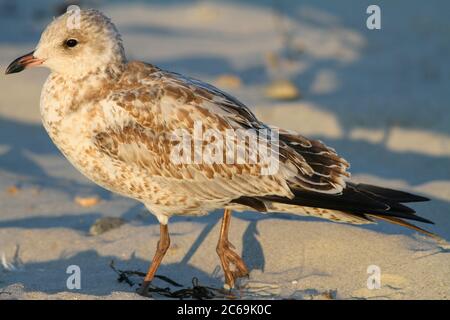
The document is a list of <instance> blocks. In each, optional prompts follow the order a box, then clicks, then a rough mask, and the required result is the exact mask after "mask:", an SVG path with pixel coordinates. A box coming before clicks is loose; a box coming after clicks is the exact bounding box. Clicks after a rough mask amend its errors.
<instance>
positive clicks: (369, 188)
mask: <svg viewBox="0 0 450 320" xmlns="http://www.w3.org/2000/svg"><path fill="white" fill-rule="evenodd" d="M356 188H357V189H358V190H359V191H363V192H369V193H372V194H374V195H376V196H378V197H382V198H384V199H387V200H391V201H395V202H400V203H407V202H426V201H430V200H431V199H430V198H427V197H424V196H421V195H416V194H412V193H409V192H405V191H400V190H394V189H389V188H383V187H378V186H374V185H370V184H365V183H358V184H357V185H356Z"/></svg>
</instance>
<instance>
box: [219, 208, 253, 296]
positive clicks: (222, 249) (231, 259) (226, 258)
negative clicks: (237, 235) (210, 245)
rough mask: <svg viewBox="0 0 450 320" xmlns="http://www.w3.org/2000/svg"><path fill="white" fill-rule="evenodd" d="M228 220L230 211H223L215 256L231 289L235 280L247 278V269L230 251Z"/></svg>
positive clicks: (240, 259) (231, 247)
mask: <svg viewBox="0 0 450 320" xmlns="http://www.w3.org/2000/svg"><path fill="white" fill-rule="evenodd" d="M230 220H231V210H230V209H225V211H224V213H223V219H222V226H221V228H220V237H219V242H218V243H217V254H218V255H219V258H220V262H221V264H222V268H223V271H224V273H225V282H226V284H227V285H228V286H229V287H230V288H233V287H234V282H235V279H236V278H240V277H245V276H248V269H247V267H246V266H245V263H244V261H242V258H241V257H239V255H238V254H237V253H236V252H234V251H233V250H232V249H234V246H233V245H232V244H231V243H230V242H229V241H228V230H229V227H230ZM230 266H233V269H234V270H231V268H230Z"/></svg>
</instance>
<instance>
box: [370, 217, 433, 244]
mask: <svg viewBox="0 0 450 320" xmlns="http://www.w3.org/2000/svg"><path fill="white" fill-rule="evenodd" d="M368 216H370V217H373V218H375V219H378V220H383V221H388V222H390V223H393V224H396V225H399V226H402V227H406V228H408V229H412V230H415V231H418V232H420V233H423V234H425V235H427V236H430V237H432V238H434V239H437V240H440V239H441V237H439V236H438V235H436V234H434V233H432V232H430V231H428V230H425V229H422V228H420V227H418V226H416V225H414V224H412V223H409V222H407V221H405V220H402V219H399V218H394V217H387V216H382V215H370V214H369V215H368Z"/></svg>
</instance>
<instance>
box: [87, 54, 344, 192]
mask: <svg viewBox="0 0 450 320" xmlns="http://www.w3.org/2000/svg"><path fill="white" fill-rule="evenodd" d="M104 109H105V114H107V115H108V118H109V123H110V126H109V127H108V128H107V129H106V130H105V132H102V133H100V134H99V135H98V137H96V145H97V146H98V147H99V149H101V150H103V152H105V153H108V155H109V156H111V157H115V158H116V159H117V160H118V161H122V162H125V163H126V164H127V165H133V166H136V167H138V168H140V169H141V170H143V171H144V172H147V173H148V174H151V175H152V176H158V177H161V178H165V179H169V180H170V181H171V182H172V184H173V183H174V182H175V181H177V183H178V184H179V185H183V187H187V188H188V189H189V188H191V189H193V186H197V185H198V189H195V190H193V191H192V192H196V193H197V194H204V195H205V196H208V197H209V198H210V199H213V198H221V199H224V198H229V199H234V198H239V197H241V196H256V195H269V194H272V195H279V196H284V197H289V198H291V197H292V196H293V194H292V192H291V187H295V188H296V189H305V190H310V191H317V192H320V193H339V192H341V191H342V189H343V188H344V187H345V181H344V179H343V178H344V177H346V176H347V175H348V174H347V173H346V172H345V168H346V167H347V166H348V164H347V163H346V162H345V160H343V159H341V158H339V157H338V156H337V155H336V153H335V152H334V151H333V150H332V149H330V148H327V147H326V146H325V145H323V144H322V143H321V142H319V141H310V140H307V139H306V138H303V137H301V136H299V135H298V134H295V133H292V132H288V131H282V130H280V131H279V132H278V133H279V136H278V137H277V138H278V139H276V142H277V148H276V150H272V151H273V152H274V154H275V155H276V158H277V160H279V163H278V170H277V171H276V173H274V174H270V175H261V170H262V169H264V167H265V166H267V164H264V163H263V164H261V163H249V162H248V161H247V162H245V163H236V162H231V163H228V162H227V159H226V156H225V154H226V153H227V152H228V151H229V149H227V148H228V146H227V147H225V152H224V154H223V155H222V158H220V157H219V159H217V158H216V160H221V161H215V162H212V163H207V162H206V163H205V161H200V162H197V163H192V161H191V162H190V163H186V162H181V163H180V162H179V161H178V162H177V161H173V158H171V155H173V150H174V149H179V148H178V147H180V144H181V143H182V142H180V141H179V140H176V139H174V132H178V133H179V132H180V131H183V132H184V133H187V134H188V135H190V136H191V137H194V138H193V140H194V143H195V142H198V143H200V144H201V143H204V142H205V141H204V138H203V139H200V141H197V140H198V139H197V138H195V129H196V124H200V127H201V129H202V130H203V132H205V131H211V130H212V131H213V132H217V133H219V134H220V135H222V136H224V135H227V134H228V133H227V132H228V130H231V131H233V132H239V131H242V130H245V133H244V134H247V133H248V132H250V135H252V134H256V135H258V131H261V130H270V128H269V127H268V126H267V125H265V124H263V123H262V122H260V121H259V120H258V119H257V118H256V117H255V115H254V114H253V113H252V112H251V111H250V110H249V109H248V108H247V107H246V106H245V105H243V104H242V103H240V102H239V101H237V100H236V99H234V98H233V97H231V96H229V95H227V94H226V93H224V92H222V91H220V90H219V89H217V88H215V87H213V86H211V85H208V84H205V83H203V82H201V81H198V80H195V79H190V78H185V77H183V76H181V75H178V74H175V73H170V72H166V71H163V70H160V69H158V68H156V67H154V66H151V65H147V64H143V63H137V62H132V63H130V64H129V66H128V70H127V71H126V72H125V76H124V77H123V78H122V79H121V81H120V83H119V85H118V86H117V89H116V90H114V94H113V95H111V96H109V97H108V107H107V108H104ZM277 131H278V130H277ZM255 132H257V133H255ZM238 138H239V137H234V138H233V139H234V140H233V143H234V144H235V145H236V144H239V142H238V141H237V140H239V139H238ZM260 140H261V141H258V146H257V147H259V146H260V145H261V144H265V143H266V142H267V139H266V140H265V139H260ZM183 143H184V142H183ZM233 143H232V144H233ZM241 147H242V148H243V150H241V151H243V153H244V154H245V155H248V154H250V153H251V152H252V149H254V148H255V145H252V144H251V143H249V142H246V143H245V144H244V145H242V144H241ZM183 151H185V150H183ZM191 151H192V153H191V154H190V156H191V158H192V154H194V155H196V154H197V153H196V152H197V150H191ZM183 156H185V154H184V155H183ZM202 156H204V154H202V155H200V158H201V157H202Z"/></svg>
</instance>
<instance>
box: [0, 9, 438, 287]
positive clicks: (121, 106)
mask: <svg viewBox="0 0 450 320" xmlns="http://www.w3.org/2000/svg"><path fill="white" fill-rule="evenodd" d="M78 18H79V27H78V28H76V27H74V26H73V23H69V22H70V21H69V20H70V19H71V16H70V14H69V13H65V14H63V15H61V16H60V17H58V18H56V19H54V20H53V21H52V22H51V23H50V24H49V25H48V26H47V28H46V29H45V30H44V32H43V33H42V35H41V38H40V41H39V43H38V45H37V47H36V48H35V50H34V51H32V52H30V53H28V54H26V55H24V56H21V57H19V58H17V59H16V60H14V61H13V62H12V63H11V64H10V65H9V66H8V68H7V69H6V74H12V73H16V72H20V71H22V70H24V69H26V68H30V67H35V66H43V67H47V68H49V69H50V70H51V73H50V75H49V76H48V78H47V80H46V82H45V84H44V86H43V89H42V94H41V99H40V113H41V117H42V122H43V125H44V127H45V129H46V131H47V132H48V134H49V136H50V138H51V139H52V141H53V142H54V143H55V145H56V146H57V147H58V149H59V150H60V151H61V152H62V154H63V155H64V156H65V157H66V158H67V159H68V160H69V161H70V162H71V163H72V165H73V166H75V168H76V169H78V170H79V171H80V172H81V173H82V174H83V175H85V176H86V177H88V178H89V179H90V180H92V181H93V182H94V183H96V184H98V185H100V186H101V187H103V188H106V189H108V190H110V191H112V192H115V193H117V194H120V195H123V196H125V197H129V198H132V199H135V200H137V201H140V202H141V203H143V204H144V205H145V207H146V208H147V209H148V210H149V211H150V212H151V213H152V214H153V215H155V216H156V218H157V219H158V221H159V223H160V240H159V242H158V244H157V247H156V252H155V254H154V257H153V260H152V262H151V264H150V267H149V269H148V272H147V274H146V276H145V278H144V280H143V283H142V284H141V287H140V291H139V292H140V293H141V294H145V292H146V290H147V289H148V288H149V285H150V283H151V281H152V280H153V278H154V276H155V273H156V271H157V269H158V267H159V266H160V264H161V261H162V260H163V257H164V255H165V253H166V252H167V250H168V249H169V246H170V237H169V230H168V222H169V218H170V217H171V216H174V215H192V216H201V215H205V214H207V213H208V212H211V211H214V210H218V209H224V213H223V218H222V224H221V229H220V235H219V241H218V244H217V253H218V255H219V258H220V262H221V265H222V268H223V271H224V276H225V283H226V285H228V287H229V288H233V287H234V286H235V283H236V280H237V279H238V278H241V277H245V276H248V275H249V270H248V268H247V267H246V265H245V263H244V261H243V260H242V258H241V257H240V256H239V254H238V253H236V251H235V250H234V247H233V245H232V244H231V242H230V241H229V239H228V232H229V228H230V221H231V214H232V210H237V211H254V212H262V213H277V212H283V213H291V214H295V215H303V216H313V217H319V218H323V219H328V220H331V221H334V222H340V223H349V224H357V225H358V224H367V223H374V222H376V221H377V220H384V221H388V222H391V223H394V224H397V225H401V226H404V227H408V228H411V229H414V230H416V231H419V232H422V233H424V234H427V235H429V236H434V235H433V234H432V233H430V232H428V231H426V230H424V229H422V228H419V227H418V226H415V225H413V224H411V223H410V222H408V221H407V220H416V221H419V222H424V223H432V222H431V221H429V220H427V219H425V218H421V217H419V216H418V215H416V214H415V211H414V210H413V209H411V208H409V207H407V206H406V205H405V204H404V203H409V202H420V201H427V200H429V199H427V198H425V197H422V196H418V195H414V194H411V193H407V192H403V191H398V190H392V189H387V188H383V187H378V186H373V185H368V184H357V183H354V182H352V181H351V180H350V173H349V172H348V168H349V163H348V162H347V161H346V160H345V159H343V158H342V157H340V156H339V155H338V154H337V153H336V151H335V150H334V149H332V148H330V147H328V146H326V145H325V144H324V143H323V142H321V141H319V140H312V139H308V138H306V137H304V136H302V135H300V134H299V133H297V132H294V131H289V130H284V129H282V128H277V127H274V126H269V125H267V124H265V123H263V122H261V121H260V120H258V118H257V117H256V116H255V115H254V114H253V113H252V111H251V110H250V109H249V108H248V107H247V106H245V105H244V104H243V103H241V102H240V101H238V100H237V99H236V98H234V97H232V96H231V95H229V94H227V93H225V92H223V91H221V90H220V89H218V88H216V87H214V86H212V85H210V84H207V83H205V82H202V81H200V80H196V79H193V78H189V77H185V76H183V75H180V74H177V73H174V72H169V71H165V70H163V69H160V68H158V67H157V66H154V65H152V64H148V63H144V62H139V61H129V60H127V58H126V55H125V50H124V46H123V44H122V40H121V36H120V34H119V32H118V31H117V29H116V27H115V26H114V24H113V23H112V22H111V20H110V19H109V18H108V17H106V16H105V15H104V14H103V13H101V12H99V11H97V10H93V9H89V10H81V11H79V17H78ZM196 127H199V128H200V129H202V130H203V132H205V133H206V132H211V131H212V132H213V133H214V134H211V135H210V136H209V138H208V139H207V138H206V137H204V136H198V135H197V136H196V135H195V133H196V131H198V130H197V129H198V128H196ZM180 131H182V132H183V133H184V134H185V133H186V134H187V136H188V137H189V136H190V137H191V141H190V142H191V144H189V143H186V141H185V140H186V139H180V135H179V134H176V133H177V132H180ZM230 132H231V133H232V134H231V138H230V139H229V140H227V141H226V142H228V141H231V143H230V144H228V143H227V144H226V147H223V143H222V144H221V145H219V148H215V149H214V148H212V149H211V150H212V151H211V150H209V151H211V152H209V153H207V155H209V156H205V154H206V153H202V152H201V150H200V151H198V148H196V147H198V146H200V147H202V146H204V145H206V146H209V145H214V142H215V141H216V142H218V141H219V138H220V136H224V135H225V134H227V135H228V136H229V133H230ZM236 132H241V134H234V135H233V133H236ZM242 132H243V133H242ZM248 132H250V133H249V134H247V133H248ZM261 132H263V133H261ZM269 132H270V133H269ZM274 132H275V133H276V134H275V133H274ZM260 133H261V134H260ZM246 134H247V135H246ZM256 136H258V138H260V139H259V140H256V139H253V138H255V137H256ZM183 137H185V136H183ZM242 137H244V138H245V137H249V139H248V140H245V139H244V143H241V144H240V145H239V146H240V148H237V147H236V148H235V149H233V147H232V146H233V143H236V142H239V141H241V142H242ZM272 137H274V139H273V141H274V143H272V144H271V146H270V148H269V149H270V150H269V151H270V152H268V153H267V154H269V153H270V155H269V156H267V155H266V156H264V155H263V153H261V154H260V155H258V156H257V157H256V158H255V157H250V156H246V155H249V154H254V153H255V152H254V151H255V150H257V149H258V148H259V147H261V146H264V145H268V142H270V141H271V140H272V139H271V138H272ZM213 138H214V139H213ZM250 138H251V139H253V140H252V142H251V143H250ZM177 139H178V140H177ZM254 141H256V144H254V143H253V142H254ZM188 142H189V141H188ZM192 142H193V143H194V144H196V146H195V148H194V147H193V145H192ZM222 142H223V141H222ZM186 145H187V147H186ZM230 145H231V146H230ZM180 146H184V147H185V148H181V147H180ZM275 146H276V147H275ZM215 147H217V145H215ZM220 147H223V149H225V151H226V152H227V153H228V154H231V155H232V156H235V155H236V154H237V153H239V154H240V157H238V156H235V157H234V159H233V157H230V158H231V160H234V161H225V160H228V158H227V159H225V155H224V154H220V152H219V151H221V150H220V149H221V148H220ZM193 149H194V151H193V153H194V157H193V155H192V153H191V154H190V155H189V153H190V151H192V150H193ZM174 150H176V151H177V152H178V153H177V152H175V151H174ZM180 150H181V151H180ZM236 150H239V152H238V151H236ZM258 150H259V149H258ZM213 151H214V152H213ZM177 155H178V156H177ZM216 155H219V156H216ZM196 156H198V158H199V159H194V160H197V161H194V160H193V158H195V157H196ZM203 156H205V157H203ZM180 158H181V159H180ZM236 158H237V159H236ZM249 158H251V159H249ZM273 159H275V160H276V161H272V160H273ZM198 160H199V161H198ZM239 160H240V161H239ZM250 160H253V161H250ZM268 160H270V161H268ZM272 164H275V165H272ZM272 167H274V168H275V169H274V170H271V169H273V168H272Z"/></svg>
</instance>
